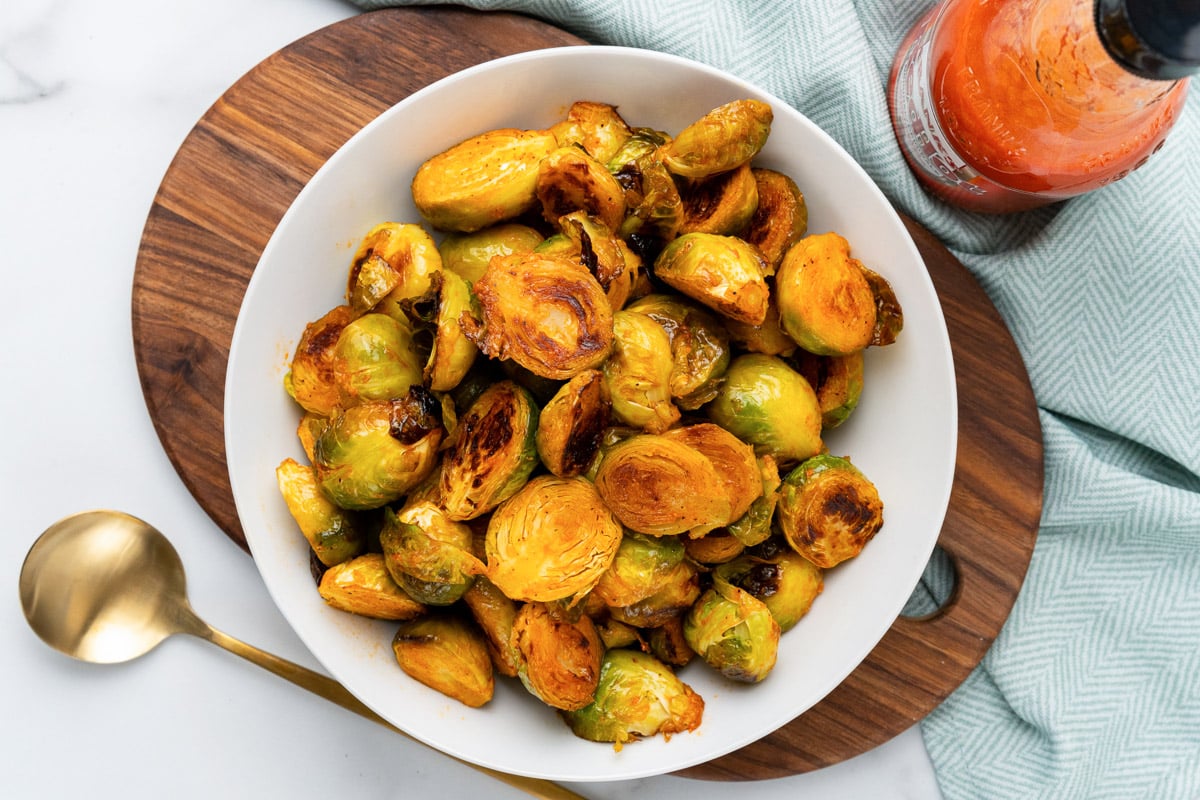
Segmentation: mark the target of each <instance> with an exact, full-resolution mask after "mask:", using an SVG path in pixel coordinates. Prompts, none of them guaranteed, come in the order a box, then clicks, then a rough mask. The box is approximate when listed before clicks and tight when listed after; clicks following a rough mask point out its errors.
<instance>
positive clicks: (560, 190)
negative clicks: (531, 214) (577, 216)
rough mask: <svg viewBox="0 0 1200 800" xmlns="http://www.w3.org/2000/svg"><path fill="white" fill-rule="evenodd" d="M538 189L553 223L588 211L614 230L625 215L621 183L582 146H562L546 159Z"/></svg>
mask: <svg viewBox="0 0 1200 800" xmlns="http://www.w3.org/2000/svg"><path fill="white" fill-rule="evenodd" d="M535 191H536V194H537V198H538V202H540V203H541V205H542V216H543V217H545V218H546V221H547V222H549V223H551V224H554V223H555V222H557V221H558V218H559V217H561V216H563V215H564V214H570V213H571V212H573V211H585V212H587V213H588V214H590V215H592V216H595V217H597V218H598V219H600V220H601V221H602V222H603V223H604V224H605V225H607V226H608V227H610V228H612V229H614V230H615V229H616V227H617V226H618V225H620V224H621V220H623V219H624V218H625V191H624V190H623V189H622V188H621V184H619V183H617V179H616V178H614V177H613V175H612V173H610V172H609V171H608V169H607V168H606V167H605V166H604V164H602V163H600V162H599V161H597V160H596V159H595V158H592V157H591V156H590V155H588V154H587V152H586V151H584V150H583V149H581V148H579V147H574V146H568V147H560V148H558V149H557V150H555V151H553V152H552V153H550V154H549V155H547V156H546V157H545V158H543V159H542V163H541V164H540V165H539V167H538V175H537V188H536V190H535Z"/></svg>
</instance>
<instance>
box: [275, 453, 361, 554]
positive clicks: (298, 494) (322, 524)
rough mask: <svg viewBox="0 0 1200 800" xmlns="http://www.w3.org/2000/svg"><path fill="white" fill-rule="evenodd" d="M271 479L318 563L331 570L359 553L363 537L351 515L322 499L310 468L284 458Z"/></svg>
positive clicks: (324, 498) (322, 494) (324, 497)
mask: <svg viewBox="0 0 1200 800" xmlns="http://www.w3.org/2000/svg"><path fill="white" fill-rule="evenodd" d="M275 479H276V481H277V483H278V484H279V492H280V494H282V495H283V499H284V502H285V503H287V507H288V511H289V512H291V514H292V518H293V519H294V520H296V525H297V526H298V527H299V528H300V532H301V533H302V534H304V538H305V539H306V540H308V544H309V546H310V547H312V549H313V552H314V553H316V554H317V558H318V559H319V560H320V562H321V563H322V564H324V565H325V566H327V567H331V566H333V565H334V564H340V563H341V562H343V561H347V560H349V559H351V558H353V557H354V556H356V555H358V554H359V553H361V552H362V551H363V549H364V548H365V546H366V538H365V537H364V536H363V533H362V531H361V530H360V529H359V526H358V524H357V520H356V519H355V518H354V515H353V514H352V513H351V512H348V511H345V510H344V509H341V508H338V507H337V506H336V505H334V504H333V503H332V502H331V501H330V500H329V498H328V497H326V496H325V493H324V492H322V491H321V488H320V486H319V485H318V484H317V478H316V475H315V474H314V472H313V469H312V467H309V466H307V465H305V464H301V463H299V462H298V461H296V460H295V459H292V458H288V459H284V461H283V462H282V463H281V464H280V465H279V466H278V467H276V469H275Z"/></svg>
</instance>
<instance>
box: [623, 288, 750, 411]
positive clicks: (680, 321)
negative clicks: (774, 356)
mask: <svg viewBox="0 0 1200 800" xmlns="http://www.w3.org/2000/svg"><path fill="white" fill-rule="evenodd" d="M628 310H629V311H636V312H637V313H639V314H645V315H646V316H648V317H650V319H652V320H654V321H655V322H657V323H658V324H659V325H661V326H662V328H663V330H665V331H666V332H667V337H668V338H669V339H670V341H671V359H672V366H671V379H670V389H671V397H673V398H674V399H675V403H676V405H678V406H679V407H680V408H683V409H687V410H689V411H692V410H695V409H697V408H699V407H700V406H702V405H704V404H705V403H707V402H708V401H709V400H712V399H713V397H715V396H716V394H717V388H718V387H719V386H720V385H721V378H722V377H723V376H724V375H725V370H726V369H728V368H729V360H730V349H729V335H728V333H727V332H726V330H725V327H724V326H723V325H722V323H721V322H720V321H719V320H717V318H716V317H715V316H714V315H712V314H710V313H709V312H707V311H705V310H703V309H701V308H700V307H698V306H697V305H696V304H694V303H692V302H690V301H688V300H685V299H683V298H681V297H675V296H672V295H667V294H650V295H647V296H645V297H642V298H639V299H638V300H636V301H635V302H633V303H631V304H630V305H629V308H628Z"/></svg>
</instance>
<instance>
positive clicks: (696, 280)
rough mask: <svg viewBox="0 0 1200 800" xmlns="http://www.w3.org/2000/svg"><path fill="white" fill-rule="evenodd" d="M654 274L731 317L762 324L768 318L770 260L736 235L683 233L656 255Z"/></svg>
mask: <svg viewBox="0 0 1200 800" xmlns="http://www.w3.org/2000/svg"><path fill="white" fill-rule="evenodd" d="M654 275H655V277H657V278H658V279H659V280H661V281H662V282H663V283H665V284H667V285H668V286H671V287H673V288H675V289H677V290H679V291H680V292H683V293H684V294H685V295H687V296H688V297H690V298H692V299H693V300H697V301H699V302H700V303H703V304H704V305H706V306H708V307H709V308H711V309H713V310H715V311H718V312H720V313H721V314H724V315H725V316H727V317H729V318H730V319H736V320H739V321H741V322H745V323H748V324H750V325H761V324H762V323H763V321H764V320H765V319H766V317H767V304H768V298H769V296H770V289H769V288H768V286H767V281H766V278H765V275H766V261H764V260H763V257H762V254H761V253H759V252H758V249H757V248H756V247H754V245H752V244H747V243H746V242H744V241H742V240H741V239H739V238H737V237H736V236H719V235H717V234H713V233H685V234H683V235H681V236H679V237H678V238H676V239H674V240H673V241H671V242H670V243H669V244H668V245H667V246H666V247H664V248H663V249H662V252H661V253H659V254H658V258H656V259H655V260H654Z"/></svg>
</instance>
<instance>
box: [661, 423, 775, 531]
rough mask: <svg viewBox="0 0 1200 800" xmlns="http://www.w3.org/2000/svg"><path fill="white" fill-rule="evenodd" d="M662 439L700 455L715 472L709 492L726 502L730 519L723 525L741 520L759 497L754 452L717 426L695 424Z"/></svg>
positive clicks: (759, 487)
mask: <svg viewBox="0 0 1200 800" xmlns="http://www.w3.org/2000/svg"><path fill="white" fill-rule="evenodd" d="M663 436H665V437H667V438H669V439H674V440H675V441H679V442H683V443H684V444H686V445H687V446H689V447H691V448H692V449H694V450H697V451H699V452H700V453H701V454H702V455H703V456H704V457H705V458H707V459H708V460H709V461H711V462H712V465H713V467H715V468H716V472H717V478H718V482H717V484H716V485H715V486H712V487H711V488H709V491H721V492H723V493H724V494H725V498H726V499H727V500H728V501H729V516H728V517H727V518H726V519H725V520H724V521H723V522H722V523H721V524H722V525H727V524H729V523H730V522H733V521H734V520H735V519H738V518H739V517H741V516H742V515H743V514H745V513H746V512H747V511H749V510H750V504H751V503H753V502H754V501H755V500H757V499H758V498H759V496H761V495H762V475H761V474H760V473H759V470H758V461H757V460H755V457H754V448H753V447H751V446H750V445H748V444H746V443H745V442H743V441H742V440H740V439H738V438H737V437H736V436H734V435H733V434H732V433H730V432H729V431H727V430H725V429H724V428H722V427H721V426H720V425H715V424H713V423H711V422H698V423H695V424H692V425H685V426H684V427H682V428H673V429H672V430H669V431H666V432H665V433H663Z"/></svg>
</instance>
